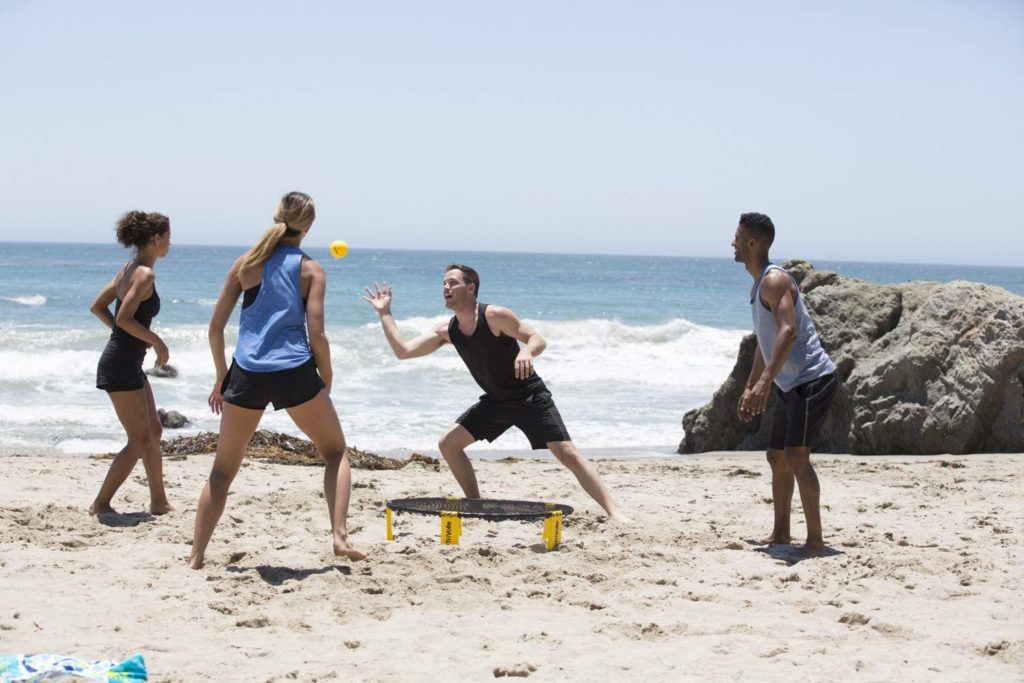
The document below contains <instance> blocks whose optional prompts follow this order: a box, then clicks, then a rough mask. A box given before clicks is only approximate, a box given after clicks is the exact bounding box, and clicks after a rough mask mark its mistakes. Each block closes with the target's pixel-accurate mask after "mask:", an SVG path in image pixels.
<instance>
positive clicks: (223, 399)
mask: <svg viewBox="0 0 1024 683" xmlns="http://www.w3.org/2000/svg"><path fill="white" fill-rule="evenodd" d="M315 217H316V209H315V207H314V205H313V200H312V199H311V198H310V196H309V195H307V194H303V193H302V192H289V193H288V194H286V195H285V196H284V197H283V198H282V199H281V201H280V202H279V203H278V205H277V211H275V212H274V226H273V227H271V228H270V229H269V230H267V231H266V232H265V233H264V234H263V237H261V238H260V240H259V242H257V243H256V244H255V246H253V247H252V248H251V249H249V251H247V252H245V253H244V254H242V255H241V256H240V257H238V259H237V260H236V261H235V263H234V264H233V265H232V266H231V269H230V270H228V275H227V279H226V281H225V282H224V289H223V290H221V293H220V297H219V298H218V299H217V305H216V307H215V308H214V311H213V317H212V319H211V320H210V333H209V336H210V349H211V350H212V351H213V363H214V365H215V366H216V370H217V380H216V382H215V383H214V386H213V391H211V392H210V399H209V403H210V409H211V410H213V412H214V413H217V414H219V415H220V416H221V420H220V437H219V439H218V440H217V455H216V458H215V459H214V462H213V469H212V470H211V471H210V477H209V479H208V480H207V482H206V486H205V487H204V488H203V492H202V494H201V495H200V497H199V509H198V510H197V512H196V523H195V537H194V540H193V542H192V554H191V555H190V556H189V558H188V566H189V567H191V568H192V569H199V568H200V567H202V566H203V562H204V559H205V556H206V547H207V545H208V544H209V542H210V537H211V536H213V531H214V529H215V528H216V526H217V521H218V520H219V519H220V516H221V514H222V513H223V512H224V505H225V502H226V501H227V496H228V489H229V488H230V486H231V482H232V481H233V480H234V478H235V475H236V474H237V473H238V469H239V467H241V464H242V458H243V456H244V455H245V447H246V445H248V443H249V439H250V438H251V437H252V435H253V433H254V432H255V431H256V428H257V427H258V426H259V423H260V418H261V417H262V416H263V411H264V410H265V409H266V407H267V405H268V404H270V403H273V405H274V410H282V409H284V410H287V411H288V415H289V416H290V417H291V418H292V420H294V422H295V424H296V426H297V427H298V428H299V429H301V430H302V431H303V432H304V433H305V434H306V436H308V437H309V438H310V439H311V440H312V441H313V443H314V444H315V445H316V447H317V450H319V451H320V455H321V457H323V459H324V463H325V469H324V497H325V498H326V499H327V512H328V515H329V516H330V522H331V531H332V541H333V546H334V554H335V555H337V556H339V557H346V558H348V559H349V560H361V559H363V558H365V557H366V555H365V554H364V553H362V552H360V551H359V550H356V549H355V548H354V547H353V546H352V544H351V543H349V540H348V527H347V519H348V503H349V495H350V489H351V472H350V468H349V461H348V456H347V455H346V453H345V436H344V434H343V433H342V430H341V422H340V421H339V420H338V413H337V412H336V411H335V409H334V404H333V403H332V402H331V398H330V392H331V380H332V377H333V374H332V371H331V349H330V346H329V345H328V343H327V335H326V334H325V333H324V293H325V292H326V288H327V278H326V276H325V274H324V270H323V268H322V267H321V266H320V264H318V263H317V262H316V261H314V260H313V259H311V258H309V257H308V256H306V254H304V253H303V252H302V250H301V249H299V245H300V244H302V240H303V239H304V238H305V236H306V233H307V232H309V229H310V227H312V225H313V220H314V218H315ZM239 297H241V298H242V313H241V318H240V322H239V329H238V344H237V345H236V347H235V352H234V357H233V358H232V361H231V365H230V367H229V366H228V364H227V361H226V359H225V357H224V328H225V326H226V325H227V322H228V319H229V318H230V317H231V313H232V311H233V310H234V308H235V304H236V303H237V302H238V299H239Z"/></svg>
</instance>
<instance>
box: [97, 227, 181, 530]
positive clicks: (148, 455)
mask: <svg viewBox="0 0 1024 683" xmlns="http://www.w3.org/2000/svg"><path fill="white" fill-rule="evenodd" d="M117 241H118V242H120V243H121V244H122V245H124V246H125V247H126V248H133V249H134V250H135V252H134V253H133V254H132V258H131V259H130V260H129V261H128V263H126V264H125V265H124V266H123V267H122V268H121V269H120V270H119V271H118V272H117V274H116V275H114V278H113V279H112V280H111V281H110V282H108V283H107V285H106V286H105V287H104V288H103V289H101V290H100V293H99V294H97V295H96V299H95V300H94V301H93V302H92V308H91V309H90V310H91V311H92V313H93V315H95V316H96V317H97V318H99V319H100V321H101V322H102V323H103V324H104V325H106V326H107V327H109V328H110V329H111V332H110V340H109V341H108V342H107V346H106V348H105V349H104V350H103V355H102V356H100V362H99V365H98V367H97V368H96V388H98V389H103V390H104V391H106V392H107V394H108V395H109V396H110V401H111V403H113V404H114V410H115V411H116V412H117V418H118V419H119V420H120V421H121V425H122V426H123V427H124V431H125V433H126V434H127V436H128V443H126V444H125V446H124V448H122V449H121V452H120V453H118V454H117V455H116V456H115V457H114V461H113V462H112V463H111V464H110V469H109V470H108V471H107V476H106V478H105V479H104V480H103V484H102V486H100V491H99V493H97V494H96V499H95V500H94V501H93V503H92V505H91V506H90V507H89V514H90V515H97V514H101V513H107V512H115V510H114V509H113V508H112V507H111V500H112V499H113V497H114V494H115V493H117V490H118V489H119V488H120V487H121V484H123V483H124V481H125V479H127V478H128V475H129V474H131V471H132V469H134V467H135V464H136V463H137V462H138V461H139V458H140V457H141V458H142V463H143V465H144V466H145V468H146V478H147V479H148V480H149V511H150V512H151V513H153V514H154V515H162V514H164V513H167V512H170V511H172V510H173V509H174V508H173V507H172V506H171V504H170V502H168V500H167V494H166V493H165V492H164V478H163V461H162V459H161V455H160V436H161V433H162V429H161V426H160V418H159V417H158V416H157V412H156V402H155V401H154V400H153V390H152V389H151V388H150V386H149V382H148V381H147V380H146V375H145V373H144V372H143V371H142V362H143V360H144V359H145V356H146V349H147V348H149V347H151V346H152V347H153V349H154V350H155V351H156V364H157V365H165V364H166V363H167V358H168V351H167V345H166V344H164V342H163V340H162V339H160V337H159V336H158V335H157V334H156V333H155V332H153V331H152V330H151V329H149V327H150V323H152V321H153V318H154V317H155V316H156V314H157V313H159V312H160V296H159V295H158V294H157V293H156V274H155V273H154V272H153V268H154V266H155V265H156V261H157V259H159V258H162V257H164V256H166V255H167V252H168V250H170V248H171V223H170V220H168V218H167V216H165V215H163V214H160V213H146V212H145V211H129V212H128V213H126V214H125V215H124V216H122V217H121V219H120V220H119V221H118V222H117ZM111 302H114V312H113V313H111V312H110V304H111Z"/></svg>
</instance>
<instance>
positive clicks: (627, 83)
mask: <svg viewBox="0 0 1024 683" xmlns="http://www.w3.org/2000/svg"><path fill="white" fill-rule="evenodd" d="M0 92H3V93H4V98H3V101H4V104H3V106H2V107H0V205H2V206H3V207H4V208H3V212H4V216H3V220H2V221H0V240H47V241H62V240H71V241H90V242H98V241H105V240H110V239H112V224H113V221H114V220H115V218H116V217H117V215H118V214H119V213H121V212H123V211H124V210H127V209H129V208H136V207H137V208H142V209H145V210H158V211H162V212H164V213H167V214H168V215H170V216H171V220H172V225H173V228H174V238H175V241H177V242H182V243H192V244H202V243H208V244H247V243H250V242H252V241H254V239H255V238H256V237H257V236H258V234H259V233H261V232H262V230H263V229H264V228H266V227H268V225H269V223H270V215H271V213H272V211H273V208H274V204H275V202H276V200H277V198H278V197H279V196H280V195H281V194H282V193H284V192H286V191H289V190H292V189H299V190H303V191H305V192H308V193H310V194H311V195H313V197H314V198H315V199H316V201H317V207H318V214H319V217H320V218H319V220H318V222H317V225H316V226H315V227H314V232H313V233H311V235H310V243H311V244H316V245H323V244H326V243H328V242H329V241H330V240H332V239H336V238H341V239H345V240H347V241H348V242H349V243H350V245H352V246H353V247H356V248H358V247H392V248H406V247H408V248H436V249H447V248H452V249H456V248H458V249H464V250H466V249H482V250H497V251H502V250H509V251H556V252H596V253H623V254H632V253H638V254H674V255H691V256H730V255H731V252H730V251H729V244H728V243H729V240H730V239H731V236H732V232H733V229H734V227H735V224H736V218H737V216H738V214H739V213H740V212H742V211H751V210H757V211H764V212H766V213H768V214H770V215H771V216H772V217H773V219H774V220H775V222H776V226H777V229H778V231H779V234H778V238H777V243H776V245H777V246H776V252H777V253H780V254H782V255H790V256H801V257H805V258H812V259H813V258H818V259H836V260H838V259H845V260H870V261H904V262H938V263H974V264H982V265H985V264H988V265H1019V264H1020V259H1021V254H1024V219H1022V216H1024V213H1022V211H1021V209H1020V206H1019V200H1018V196H1020V195H1021V194H1022V192H1021V188H1022V187H1024V172H1022V170H1021V168H1022V162H1021V160H1022V159H1024V124H1022V122H1024V3H1021V2H1016V1H1012V0H1002V1H999V0H974V1H970V2H968V1H966V0H960V1H956V2H945V1H943V0H934V1H928V2H912V1H907V2H874V1H868V2H862V3H850V2H780V3H754V2H745V3H741V2H722V3H690V2H664V3H663V2H602V1H600V0H590V1H587V2H582V1H567V2H551V1H548V2H505V3H493V2H430V3H427V2H420V3H411V2H405V3H387V2H381V3H348V2H337V3H330V2H307V3H303V2H296V3H289V4H285V3H263V2H244V3H243V2H217V3H199V2H191V1H183V2H175V3H161V4H160V5H156V4H153V3H138V2H96V3H78V2H46V1H43V0H40V1H36V2H31V1H28V0H0Z"/></svg>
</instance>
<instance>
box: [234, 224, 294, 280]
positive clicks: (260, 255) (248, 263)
mask: <svg viewBox="0 0 1024 683" xmlns="http://www.w3.org/2000/svg"><path fill="white" fill-rule="evenodd" d="M287 230H288V226H287V225H285V224H284V223H274V226H273V227H272V228H270V229H269V230H267V231H266V232H265V233H263V237H261V238H260V241H259V242H257V243H256V244H255V245H253V247H252V249H250V250H249V251H247V252H246V253H245V259H244V260H243V261H242V267H241V269H240V272H241V273H245V272H246V271H249V270H252V269H253V268H259V267H260V266H262V265H263V264H264V263H266V262H267V259H269V258H270V255H271V254H273V253H274V249H277V243H278V242H280V241H281V238H282V237H284V234H285V232H286V231H287Z"/></svg>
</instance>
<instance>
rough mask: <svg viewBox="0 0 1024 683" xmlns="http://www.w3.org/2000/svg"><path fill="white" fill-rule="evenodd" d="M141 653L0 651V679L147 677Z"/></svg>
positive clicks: (130, 680)
mask: <svg viewBox="0 0 1024 683" xmlns="http://www.w3.org/2000/svg"><path fill="white" fill-rule="evenodd" d="M148 678H149V676H148V675H147V674H146V662H145V661H144V660H143V659H142V655H141V654H137V655H132V656H131V657H129V658H128V659H126V660H124V661H123V662H113V661H110V660H92V661H90V660H85V659H78V658H77V657H67V656H65V655H49V654H43V655H0V681H2V682H3V683H7V682H8V681H12V682H13V681H17V682H18V683H22V682H27V681H31V682H32V683H35V682H36V681H102V682H103V683H107V682H108V681H126V682H127V683H135V682H136V681H145V680H148Z"/></svg>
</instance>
